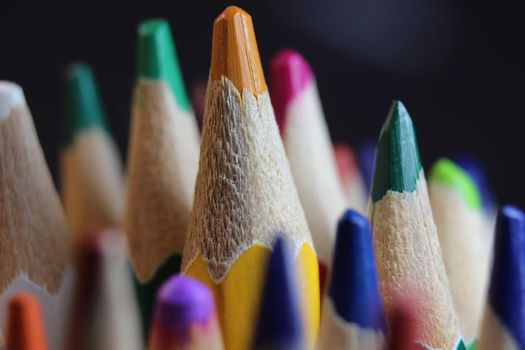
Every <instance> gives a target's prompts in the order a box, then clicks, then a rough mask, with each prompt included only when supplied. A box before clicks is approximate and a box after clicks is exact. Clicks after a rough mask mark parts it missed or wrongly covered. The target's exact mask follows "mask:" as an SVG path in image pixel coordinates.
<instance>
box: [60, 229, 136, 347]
mask: <svg viewBox="0 0 525 350" xmlns="http://www.w3.org/2000/svg"><path fill="white" fill-rule="evenodd" d="M79 243H80V245H79V246H80V251H79V253H78V258H77V271H78V275H77V276H78V277H77V280H76V288H75V294H74V298H73V306H72V308H71V311H72V312H71V314H70V318H69V324H68V325H69V326H68V330H69V332H68V339H67V341H68V347H67V348H68V349H78V350H82V349H85V350H88V349H97V350H139V349H143V345H144V343H143V339H142V333H141V327H140V318H139V310H138V306H137V304H136V300H135V295H134V290H133V280H132V278H131V271H130V269H129V267H128V264H127V254H126V253H127V252H126V242H125V239H124V235H123V234H122V233H120V232H118V231H114V230H98V231H95V232H90V233H89V234H88V235H85V236H84V237H83V238H82V240H81V241H80V242H79Z"/></svg>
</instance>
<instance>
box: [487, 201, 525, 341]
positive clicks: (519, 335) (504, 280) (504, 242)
mask: <svg viewBox="0 0 525 350" xmlns="http://www.w3.org/2000/svg"><path fill="white" fill-rule="evenodd" d="M489 302H490V304H491V306H492V309H493V310H494V313H495V314H496V315H497V317H498V318H499V320H500V321H501V322H502V323H503V325H504V326H505V328H506V329H507V330H508V332H509V333H510V334H512V336H513V337H514V339H515V340H516V342H517V343H518V344H519V347H520V349H525V213H524V212H523V211H522V210H520V209H518V208H516V207H514V206H510V205H508V206H505V207H503V208H502V209H501V210H500V212H499V214H498V219H497V223H496V237H495V241H494V260H493V263H492V275H491V280H490V287H489Z"/></svg>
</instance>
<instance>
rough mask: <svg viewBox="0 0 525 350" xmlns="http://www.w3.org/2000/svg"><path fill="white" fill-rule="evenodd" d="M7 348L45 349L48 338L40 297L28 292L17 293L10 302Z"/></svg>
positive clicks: (18, 349)
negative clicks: (37, 297)
mask: <svg viewBox="0 0 525 350" xmlns="http://www.w3.org/2000/svg"><path fill="white" fill-rule="evenodd" d="M6 336H7V339H6V340H7V348H8V349H17V350H45V349H47V340H46V334H45V329H44V321H43V319H42V311H41V309H40V304H39V302H38V299H36V298H35V297H34V296H33V295H31V294H29V293H27V292H19V293H17V294H16V295H15V296H14V297H13V298H12V299H11V301H10V302H9V319H8V325H7V335H6Z"/></svg>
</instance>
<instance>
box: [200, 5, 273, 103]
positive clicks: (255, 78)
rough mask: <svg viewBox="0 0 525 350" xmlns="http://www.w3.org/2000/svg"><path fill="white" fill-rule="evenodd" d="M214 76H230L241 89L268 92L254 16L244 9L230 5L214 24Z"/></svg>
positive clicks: (212, 55)
mask: <svg viewBox="0 0 525 350" xmlns="http://www.w3.org/2000/svg"><path fill="white" fill-rule="evenodd" d="M211 52H212V53H211V70H210V71H211V77H212V78H213V79H215V80H220V79H221V77H222V76H224V77H226V78H228V79H229V80H230V81H231V82H232V83H233V85H235V87H236V88H237V89H238V90H239V91H240V92H242V91H243V90H248V91H250V92H251V93H253V94H260V93H262V92H265V91H267V87H266V81H265V79H264V73H263V70H262V65H261V59H260V58H259V50H258V48H257V41H256V39H255V32H254V29H253V23H252V18H251V17H250V15H249V14H248V13H246V12H245V11H244V10H242V9H240V8H238V7H236V6H229V7H227V8H226V9H225V10H224V11H223V12H222V13H221V14H220V15H219V16H218V17H217V18H216V19H215V22H214V24H213V39H212V50H211Z"/></svg>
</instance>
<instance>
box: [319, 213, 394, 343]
mask: <svg viewBox="0 0 525 350" xmlns="http://www.w3.org/2000/svg"><path fill="white" fill-rule="evenodd" d="M386 331H387V330H386V319H385V315H384V310H383V300H382V298H381V293H380V291H379V282H378V280H377V273H376V267H375V260H374V252H373V247H372V237H371V235H370V225H369V223H368V219H367V218H366V217H364V216H362V215H361V214H359V213H358V212H356V211H355V210H352V209H350V210H347V211H346V212H345V213H344V215H343V216H342V217H341V219H340V220H339V224H338V227H337V237H336V241H335V251H334V261H333V264H332V274H331V277H330V282H329V286H328V289H327V293H326V295H325V296H324V301H323V309H322V317H321V330H320V334H319V341H320V342H319V348H320V349H327V350H328V349H370V350H372V349H377V350H381V349H383V348H384V345H385V338H386Z"/></svg>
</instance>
